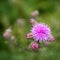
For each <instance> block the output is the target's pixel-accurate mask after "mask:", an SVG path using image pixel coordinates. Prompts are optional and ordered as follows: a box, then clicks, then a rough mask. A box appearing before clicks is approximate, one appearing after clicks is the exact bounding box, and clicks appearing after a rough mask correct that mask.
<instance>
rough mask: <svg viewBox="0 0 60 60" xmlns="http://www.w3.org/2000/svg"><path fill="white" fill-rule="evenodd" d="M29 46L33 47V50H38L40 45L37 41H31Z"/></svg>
mask: <svg viewBox="0 0 60 60" xmlns="http://www.w3.org/2000/svg"><path fill="white" fill-rule="evenodd" d="M29 48H31V49H33V50H38V48H39V45H38V43H36V42H31V44H30V45H29Z"/></svg>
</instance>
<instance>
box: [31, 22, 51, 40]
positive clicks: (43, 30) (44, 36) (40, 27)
mask: <svg viewBox="0 0 60 60" xmlns="http://www.w3.org/2000/svg"><path fill="white" fill-rule="evenodd" d="M31 33H32V36H33V38H34V40H35V41H38V40H39V41H47V40H48V39H49V36H50V35H51V30H50V28H49V27H48V26H47V25H45V24H44V23H38V24H36V25H34V26H33V28H32V30H31Z"/></svg>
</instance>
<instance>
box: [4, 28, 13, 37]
mask: <svg viewBox="0 0 60 60" xmlns="http://www.w3.org/2000/svg"><path fill="white" fill-rule="evenodd" d="M11 32H12V30H11V28H8V29H6V30H5V32H4V33H3V36H4V37H5V38H10V37H11Z"/></svg>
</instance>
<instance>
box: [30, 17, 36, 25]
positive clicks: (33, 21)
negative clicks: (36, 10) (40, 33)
mask: <svg viewBox="0 0 60 60" xmlns="http://www.w3.org/2000/svg"><path fill="white" fill-rule="evenodd" d="M30 23H31V24H32V26H34V25H35V24H37V21H36V20H35V19H34V18H31V19H30Z"/></svg>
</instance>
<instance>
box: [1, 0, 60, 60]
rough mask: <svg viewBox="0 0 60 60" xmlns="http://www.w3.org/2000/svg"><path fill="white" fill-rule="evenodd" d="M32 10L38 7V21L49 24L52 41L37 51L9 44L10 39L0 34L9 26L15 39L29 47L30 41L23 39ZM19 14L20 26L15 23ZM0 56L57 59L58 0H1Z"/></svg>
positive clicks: (59, 40) (59, 36) (59, 46)
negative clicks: (21, 20) (21, 22)
mask: <svg viewBox="0 0 60 60" xmlns="http://www.w3.org/2000/svg"><path fill="white" fill-rule="evenodd" d="M34 10H38V11H39V17H38V18H37V21H38V22H45V23H46V24H48V25H49V26H50V27H51V30H52V34H53V35H54V37H55V42H53V43H51V45H49V46H48V47H43V48H41V49H40V50H39V52H34V51H27V50H22V49H21V48H19V47H17V46H12V47H11V46H10V44H9V40H8V39H5V38H4V37H3V33H4V31H5V30H6V29H7V28H8V27H12V34H13V35H14V36H15V37H16V38H15V40H16V42H17V43H18V44H19V45H20V46H22V47H24V48H27V47H28V45H29V43H30V42H31V41H30V40H28V39H26V34H27V33H28V32H29V31H30V29H31V24H30V23H29V19H30V18H31V16H30V13H31V12H32V11H34ZM18 18H23V19H24V24H23V25H22V26H18V25H17V24H16V21H17V19H18ZM0 60H60V0H0Z"/></svg>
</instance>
